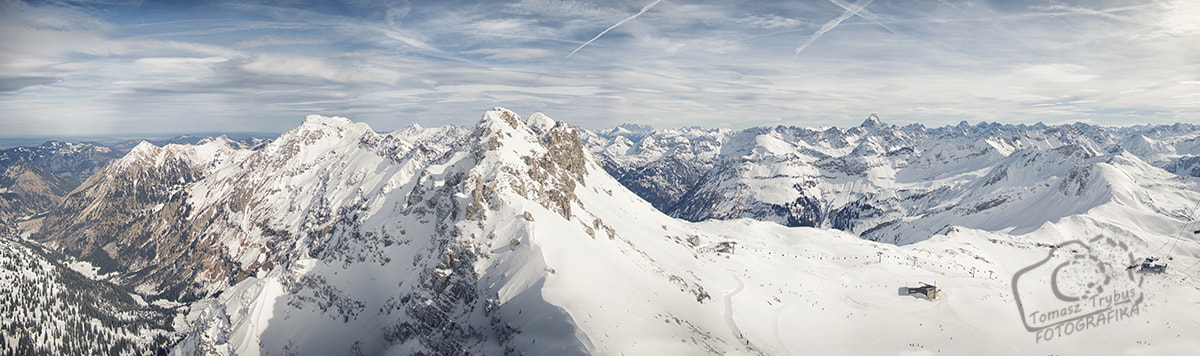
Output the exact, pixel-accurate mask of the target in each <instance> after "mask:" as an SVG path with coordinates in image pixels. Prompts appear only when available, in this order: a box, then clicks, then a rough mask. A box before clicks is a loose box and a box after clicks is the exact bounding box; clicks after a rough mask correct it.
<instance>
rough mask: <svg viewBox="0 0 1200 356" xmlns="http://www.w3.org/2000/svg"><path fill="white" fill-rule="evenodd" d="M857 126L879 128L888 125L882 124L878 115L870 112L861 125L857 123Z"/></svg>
mask: <svg viewBox="0 0 1200 356" xmlns="http://www.w3.org/2000/svg"><path fill="white" fill-rule="evenodd" d="M859 126H860V127H863V128H879V129H882V128H886V127H888V125H886V124H884V123H883V121H881V120H879V116H878V115H875V114H871V115H870V116H867V119H866V120H864V121H863V123H862V125H859Z"/></svg>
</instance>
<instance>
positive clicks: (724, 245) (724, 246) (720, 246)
mask: <svg viewBox="0 0 1200 356" xmlns="http://www.w3.org/2000/svg"><path fill="white" fill-rule="evenodd" d="M735 246H737V242H734V241H722V242H718V243H717V252H720V253H728V254H731V255H732V254H733V248H734V247H735Z"/></svg>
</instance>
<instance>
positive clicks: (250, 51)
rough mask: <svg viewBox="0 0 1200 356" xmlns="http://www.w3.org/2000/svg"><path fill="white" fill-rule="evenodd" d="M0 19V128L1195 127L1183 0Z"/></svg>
mask: <svg viewBox="0 0 1200 356" xmlns="http://www.w3.org/2000/svg"><path fill="white" fill-rule="evenodd" d="M867 5H869V9H868V6H867ZM0 7H2V8H0V93H2V94H0V106H3V107H4V110H2V111H0V135H51V134H56V133H58V134H64V133H73V132H74V133H116V132H122V131H124V130H128V127H142V128H145V130H147V131H160V132H179V131H180V130H194V131H218V130H232V131H239V130H243V131H244V130H275V131H282V130H286V129H288V128H290V127H292V126H295V124H296V123H297V122H298V120H300V119H301V118H303V116H304V115H306V114H310V113H322V114H331V115H342V116H347V117H351V118H353V119H355V120H361V121H366V122H368V123H370V124H372V126H373V127H375V128H377V129H380V130H388V129H394V128H399V127H402V126H405V125H407V124H410V123H414V122H420V123H422V124H424V125H431V124H432V125H437V124H441V123H457V124H467V125H469V124H471V123H472V122H473V121H474V120H476V119H477V118H478V115H479V112H481V111H482V110H486V109H487V108H490V107H492V106H507V107H511V108H513V109H516V110H518V111H519V112H523V113H527V112H532V111H543V112H546V113H547V114H549V115H551V116H552V117H555V118H557V119H564V120H568V121H570V122H572V124H575V125H577V126H583V127H588V128H600V127H605V126H612V125H615V124H619V123H621V122H626V121H634V122H646V123H650V124H652V125H655V126H657V127H676V126H693V125H701V126H724V127H735V128H736V127H747V126H752V125H762V124H770V125H776V124H785V125H800V126H831V125H857V124H858V123H859V122H861V121H862V117H863V116H864V115H865V114H868V113H871V112H877V113H880V114H881V115H882V116H884V117H885V119H886V120H888V121H889V122H895V123H904V122H921V123H924V124H926V125H927V126H936V125H939V123H957V122H959V121H963V120H967V121H971V122H977V121H983V120H1002V121H1006V122H1027V121H1045V122H1048V123H1050V122H1056V121H1057V122H1070V121H1071V120H1078V119H1081V118H1085V119H1088V120H1092V121H1093V122H1096V123H1114V124H1121V123H1130V122H1136V123H1151V122H1167V121H1170V120H1181V119H1184V120H1195V119H1197V117H1198V116H1200V108H1198V107H1197V105H1198V104H1197V102H1196V97H1195V95H1194V94H1195V93H1196V88H1197V86H1196V85H1195V84H1192V83H1197V82H1200V63H1197V62H1196V61H1195V60H1194V59H1195V58H1200V29H1197V28H1196V26H1197V25H1196V22H1195V21H1192V20H1191V19H1192V18H1195V17H1196V16H1195V12H1196V11H1197V10H1196V8H1197V5H1195V4H1193V3H1192V2H1188V1H1172V0H1162V1H1151V2H1147V3H1139V4H1135V5H1133V6H1125V5H1117V6H1116V7H1100V6H1099V5H1096V4H1095V3H1090V2H1078V1H1070V0H1068V1H1056V2H1053V3H1050V4H1045V3H1042V2H1020V3H1012V2H1003V3H1001V2H995V3H987V2H983V3H957V4H949V3H944V2H936V1H928V2H903V3H898V2H892V3H889V2H882V1H879V2H873V3H872V2H869V0H860V1H856V2H851V1H850V0H832V1H830V0H824V1H802V2H720V1H716V2H711V1H692V0H672V1H662V2H657V1H655V2H651V1H649V0H642V1H638V0H625V1H622V2H613V3H601V2H589V1H580V0H521V1H514V2H486V1H480V2H468V3H462V2H456V3H452V4H451V3H445V2H415V3H411V4H408V3H398V4H392V3H385V2H377V1H347V2H336V1H333V2H300V1H275V2H221V3H217V4H216V5H213V7H211V9H208V8H201V7H186V5H174V4H166V3H150V4H147V5H145V6H140V7H139V6H126V5H103V4H97V3H91V4H86V5H83V6H74V5H71V3H57V4H55V5H41V4H36V5H27V4H25V3H19V2H13V1H9V2H5V3H0ZM147 7H153V8H154V9H156V10H155V11H148V10H146V8H147ZM630 9H639V10H642V11H639V12H631V11H630ZM651 10H652V11H651ZM634 20H636V21H634ZM597 24H602V25H601V26H609V27H608V28H606V29H605V30H604V31H601V32H599V35H597V31H598V30H599V29H598V28H597V27H596V26H597ZM618 26H619V28H620V31H616V28H617V27H618ZM835 29H836V31H834V30H835ZM889 31H891V32H889ZM893 32H894V33H893ZM805 36H807V37H805ZM584 40H588V41H584ZM798 40H806V41H804V43H803V44H801V45H799V46H797V42H798ZM816 41H821V43H822V45H821V46H820V47H821V51H819V52H813V51H810V50H808V49H807V48H809V47H810V46H811V45H812V44H813V43H816ZM585 47H586V48H585ZM573 49H574V50H576V51H577V52H576V53H578V52H584V51H586V52H587V56H585V57H571V61H570V62H569V63H567V62H565V61H564V60H563V55H564V54H567V53H571V51H572V50H573ZM789 51H792V52H793V53H799V52H804V53H805V54H806V55H804V56H788V52H789ZM31 117H36V118H38V122H36V123H31V122H29V119H28V118H31ZM780 120H782V121H780Z"/></svg>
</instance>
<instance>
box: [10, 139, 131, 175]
mask: <svg viewBox="0 0 1200 356" xmlns="http://www.w3.org/2000/svg"><path fill="white" fill-rule="evenodd" d="M124 153H125V151H123V150H119V149H113V148H111V147H108V146H104V145H99V144H95V143H72V142H64V141H46V142H45V143H42V144H40V145H37V146H24V147H13V148H9V149H4V150H0V170H4V169H7V168H8V167H9V166H11V165H13V164H16V163H17V162H26V163H32V164H34V165H37V166H39V167H41V168H42V169H43V170H46V171H47V172H50V173H51V174H53V175H55V176H57V177H59V178H61V179H64V180H66V181H70V182H74V183H76V184H77V183H78V182H80V181H83V180H85V179H87V178H88V177H90V176H91V175H92V173H95V172H96V171H97V170H99V169H100V168H102V167H104V165H105V164H106V163H108V161H111V160H113V159H116V158H119V157H121V156H122V155H123V154H124Z"/></svg>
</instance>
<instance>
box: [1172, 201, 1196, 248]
mask: <svg viewBox="0 0 1200 356" xmlns="http://www.w3.org/2000/svg"><path fill="white" fill-rule="evenodd" d="M1196 208H1200V200H1197V201H1196V206H1195V207H1192V212H1191V213H1190V214H1188V221H1187V222H1185V223H1183V226H1180V227H1182V228H1184V229H1182V230H1180V231H1179V233H1178V234H1176V235H1175V237H1176V238H1175V242H1174V243H1172V244H1171V254H1170V255H1168V256H1175V252H1176V248H1177V247H1179V241H1180V240H1183V236H1184V235H1183V233H1184V232H1186V231H1187V226H1188V224H1189V223H1191V222H1192V221H1193V220H1195V218H1193V216H1195V214H1196Z"/></svg>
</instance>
